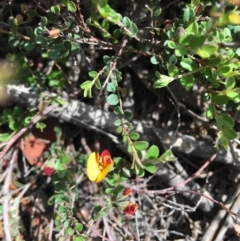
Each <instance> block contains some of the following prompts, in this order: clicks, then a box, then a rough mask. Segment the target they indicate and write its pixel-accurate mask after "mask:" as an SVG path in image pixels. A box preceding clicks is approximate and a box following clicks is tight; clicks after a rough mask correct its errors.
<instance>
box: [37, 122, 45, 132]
mask: <svg viewBox="0 0 240 241" xmlns="http://www.w3.org/2000/svg"><path fill="white" fill-rule="evenodd" d="M45 127H46V124H45V123H43V122H37V124H36V128H37V129H39V130H40V131H41V132H42V131H43V130H44V128H45Z"/></svg>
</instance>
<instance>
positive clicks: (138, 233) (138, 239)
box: [135, 215, 140, 241]
mask: <svg viewBox="0 0 240 241" xmlns="http://www.w3.org/2000/svg"><path fill="white" fill-rule="evenodd" d="M135 223H136V232H137V237H136V238H137V241H140V232H139V225H138V217H137V215H135Z"/></svg>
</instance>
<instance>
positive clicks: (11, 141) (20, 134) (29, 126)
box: [0, 104, 58, 160]
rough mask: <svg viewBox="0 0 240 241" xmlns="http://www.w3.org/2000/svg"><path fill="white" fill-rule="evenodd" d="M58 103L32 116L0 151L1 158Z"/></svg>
mask: <svg viewBox="0 0 240 241" xmlns="http://www.w3.org/2000/svg"><path fill="white" fill-rule="evenodd" d="M57 106H58V104H53V105H50V106H48V107H47V108H46V109H45V110H44V111H43V112H42V113H41V114H37V115H35V116H34V117H33V118H32V121H31V122H30V123H29V124H28V125H27V126H26V127H24V128H22V130H20V131H19V132H18V133H17V134H16V135H14V136H13V137H12V138H11V140H10V141H9V142H8V144H7V145H6V146H5V147H4V149H3V150H2V152H0V160H1V159H2V158H3V157H4V155H5V154H6V153H7V152H8V150H9V149H10V148H11V146H12V145H13V144H14V143H15V142H16V141H17V140H18V139H19V138H20V137H21V136H22V135H23V134H24V133H25V132H27V131H28V130H30V129H31V128H32V127H33V126H34V125H35V124H36V123H37V122H38V121H40V120H41V119H42V118H43V116H45V115H47V114H48V113H49V112H50V111H52V110H53V109H54V108H56V107H57Z"/></svg>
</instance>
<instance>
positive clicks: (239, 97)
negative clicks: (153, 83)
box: [226, 90, 240, 103]
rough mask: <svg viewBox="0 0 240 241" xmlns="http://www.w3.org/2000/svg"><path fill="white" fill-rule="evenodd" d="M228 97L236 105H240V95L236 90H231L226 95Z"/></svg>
mask: <svg viewBox="0 0 240 241" xmlns="http://www.w3.org/2000/svg"><path fill="white" fill-rule="evenodd" d="M226 95H227V97H228V98H229V99H230V100H232V101H234V102H235V103H240V94H239V93H238V92H236V91H234V90H230V91H228V92H227V93H226Z"/></svg>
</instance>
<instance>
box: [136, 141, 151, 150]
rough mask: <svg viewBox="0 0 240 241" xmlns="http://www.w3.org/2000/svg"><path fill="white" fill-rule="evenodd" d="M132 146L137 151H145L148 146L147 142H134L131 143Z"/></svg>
mask: <svg viewBox="0 0 240 241" xmlns="http://www.w3.org/2000/svg"><path fill="white" fill-rule="evenodd" d="M133 145H134V147H135V148H136V150H138V151H143V150H146V149H147V148H148V146H149V144H148V142H147V141H135V142H133Z"/></svg>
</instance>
